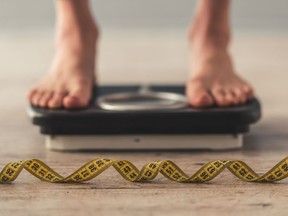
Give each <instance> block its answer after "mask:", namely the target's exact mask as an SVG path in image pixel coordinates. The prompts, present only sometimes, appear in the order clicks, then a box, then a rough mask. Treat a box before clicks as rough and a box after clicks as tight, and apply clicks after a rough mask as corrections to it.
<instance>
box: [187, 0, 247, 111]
mask: <svg viewBox="0 0 288 216" xmlns="http://www.w3.org/2000/svg"><path fill="white" fill-rule="evenodd" d="M229 9H230V0H219V1H215V0H199V3H198V8H197V11H196V15H195V20H194V22H193V24H192V27H191V28H190V30H189V43H190V46H191V57H190V60H191V74H190V78H189V80H188V82H187V88H186V94H187V96H188V98H189V102H190V104H191V105H192V106H194V107H208V106H211V105H213V104H217V105H218V106H230V105H237V104H241V103H245V102H246V101H247V100H248V99H250V98H252V97H253V90H252V88H251V86H250V85H249V84H248V83H247V82H246V81H244V80H243V79H242V78H241V77H239V76H238V75H237V74H236V73H235V71H234V68H233V63H232V60H231V57H230V54H229V52H228V45H229V41H230V27H229Z"/></svg>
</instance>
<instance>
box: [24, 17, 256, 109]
mask: <svg viewBox="0 0 288 216" xmlns="http://www.w3.org/2000/svg"><path fill="white" fill-rule="evenodd" d="M72 23H73V22H72ZM196 27H197V23H196V24H194V25H193V27H192V29H191V31H190V35H189V44H190V47H191V57H190V60H191V64H193V65H191V71H190V72H191V76H190V78H189V80H188V82H187V86H186V94H187V96H188V99H189V102H190V104H191V105H192V106H194V107H198V108H199V107H209V106H212V105H214V104H216V105H218V106H232V105H239V104H243V103H245V102H246V101H247V100H249V99H251V98H252V97H253V90H252V88H251V86H250V85H249V84H248V83H247V82H246V81H244V80H243V79H242V78H241V77H239V75H237V74H236V73H235V71H234V68H233V64H232V61H231V57H230V55H229V53H228V44H229V33H227V32H225V31H224V32H220V33H217V32H212V33H211V32H209V31H201V30H199V31H198V28H196ZM98 35H99V34H98V30H97V27H96V25H95V24H94V22H93V21H88V22H87V21H85V24H84V25H82V24H81V23H79V22H74V24H72V25H66V26H61V24H60V25H59V26H58V34H57V40H56V42H57V44H56V46H57V49H56V54H55V57H54V62H53V64H52V68H51V70H50V72H49V73H48V74H47V75H46V76H45V77H44V78H43V79H42V80H41V81H40V82H38V83H37V84H36V85H35V86H34V87H33V88H32V89H31V90H30V91H29V93H28V100H29V101H30V102H31V103H32V104H33V105H35V106H39V107H45V108H60V107H64V108H68V109H70V108H82V107H85V106H87V105H88V103H89V100H90V97H91V93H92V87H93V85H94V71H95V59H96V54H97V53H96V50H97V39H98Z"/></svg>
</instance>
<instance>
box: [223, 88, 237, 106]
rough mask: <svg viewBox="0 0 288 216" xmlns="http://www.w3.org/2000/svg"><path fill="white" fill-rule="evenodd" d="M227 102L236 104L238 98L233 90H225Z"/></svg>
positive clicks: (230, 104) (229, 104)
mask: <svg viewBox="0 0 288 216" xmlns="http://www.w3.org/2000/svg"><path fill="white" fill-rule="evenodd" d="M225 102H226V104H227V105H228V106H232V105H236V104H237V99H236V98H235V95H234V93H233V91H232V90H227V91H225Z"/></svg>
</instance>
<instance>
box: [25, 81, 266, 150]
mask: <svg viewBox="0 0 288 216" xmlns="http://www.w3.org/2000/svg"><path fill="white" fill-rule="evenodd" d="M28 113H29V116H30V117H31V119H32V122H33V124H35V125H38V126H39V127H40V131H41V133H42V134H43V135H44V136H45V137H46V139H45V140H46V141H45V142H46V146H47V148H49V149H54V150H121V149H123V150H141V149H167V150H168V149H231V148H240V147H241V146H242V144H243V134H245V133H247V132H249V126H250V125H251V124H253V123H255V122H257V121H258V120H259V119H260V116H261V112H260V103H259V101H258V100H257V99H252V100H250V101H248V102H247V103H246V104H243V105H240V106H233V107H217V106H214V107H211V108H205V109H196V108H193V107H191V106H189V104H188V102H187V98H186V97H185V87H184V86H179V85H165V86H164V85H163V86H160V85H151V86H149V87H147V86H137V85H133V86H132V85H130V86H114V85H113V86H112V85H109V86H108V85H107V86H100V87H95V88H94V97H93V100H91V103H90V105H89V107H87V108H85V109H77V110H66V109H53V110H52V109H43V108H39V107H35V106H30V107H29V109H28Z"/></svg>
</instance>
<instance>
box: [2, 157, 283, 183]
mask: <svg viewBox="0 0 288 216" xmlns="http://www.w3.org/2000/svg"><path fill="white" fill-rule="evenodd" d="M110 166H113V167H114V168H115V169H116V171H117V172H118V173H119V174H120V175H121V176H122V177H123V178H124V179H125V180H127V181H130V182H139V181H146V180H152V179H154V178H155V177H156V176H157V175H158V173H161V174H162V175H163V176H165V177H166V178H167V179H169V180H171V181H176V182H188V183H189V182H190V183H204V182H208V181H211V180H212V179H214V178H215V177H216V176H217V175H219V174H220V173H221V172H222V171H223V170H224V169H226V168H227V169H228V170H229V171H230V172H231V173H232V174H234V175H235V176H236V177H238V178H239V179H241V180H242V181H246V182H275V181H280V180H282V179H285V178H287V176H288V157H286V158H284V159H283V160H281V161H280V162H279V163H278V164H276V165H275V166H274V167H273V168H272V169H270V170H269V171H268V172H267V173H265V174H263V175H262V176H260V175H258V174H257V173H256V172H254V171H253V170H252V169H251V168H250V167H249V166H248V165H247V164H246V163H244V162H243V161H232V160H230V161H224V160H215V161H211V162H208V163H206V164H205V165H203V166H202V167H201V168H200V169H199V170H198V171H197V172H196V173H195V174H193V175H192V176H191V177H189V176H188V175H187V174H186V173H184V172H183V171H182V170H181V169H180V168H179V167H178V166H177V165H176V164H175V163H174V162H172V161H169V160H166V161H158V162H151V163H147V164H145V165H144V166H143V168H142V169H141V170H140V171H139V170H138V169H137V168H136V167H135V165H133V164H132V163H131V162H129V161H126V160H110V159H94V160H92V161H89V162H88V163H86V164H84V165H83V166H81V167H80V168H79V169H78V170H76V171H75V172H73V173H72V174H71V175H69V176H67V177H63V176H61V175H60V174H58V173H57V172H56V171H54V170H53V169H52V168H50V167H49V166H48V165H46V164H45V163H44V162H42V161H40V160H37V159H32V160H24V161H19V162H11V163H9V164H7V165H6V166H5V167H4V168H3V169H2V171H1V172H0V183H9V182H12V181H14V180H15V179H16V178H17V176H18V175H19V174H20V173H21V171H22V170H23V169H25V170H27V171H28V172H29V173H31V174H32V175H34V176H35V177H36V178H38V179H40V180H42V181H45V182H51V183H69V182H70V183H71V182H74V183H75V182H84V181H88V180H91V179H93V178H95V177H96V176H98V175H99V174H100V173H102V172H103V171H105V170H106V169H108V168H109V167H110Z"/></svg>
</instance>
